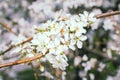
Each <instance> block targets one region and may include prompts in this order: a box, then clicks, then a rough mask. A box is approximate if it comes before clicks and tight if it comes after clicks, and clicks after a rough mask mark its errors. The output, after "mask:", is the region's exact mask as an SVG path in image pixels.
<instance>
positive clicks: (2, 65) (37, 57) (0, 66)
mask: <svg viewBox="0 0 120 80" xmlns="http://www.w3.org/2000/svg"><path fill="white" fill-rule="evenodd" d="M42 56H43V54H42V53H41V54H39V55H37V56H34V57H31V58H26V59H23V60H18V61H14V62H8V63H4V64H0V68H2V67H7V66H12V65H17V64H22V63H27V62H31V61H33V60H36V59H39V58H41V57H42Z"/></svg>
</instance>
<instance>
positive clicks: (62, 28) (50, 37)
mask: <svg viewBox="0 0 120 80" xmlns="http://www.w3.org/2000/svg"><path fill="white" fill-rule="evenodd" d="M95 20H96V18H94V14H93V13H91V14H89V13H88V12H87V11H85V12H84V14H79V15H73V16H71V15H69V16H68V17H64V18H63V17H60V16H58V17H57V18H56V19H54V20H53V21H51V20H49V21H47V22H46V23H43V24H41V25H40V26H39V27H38V26H35V28H34V29H35V35H34V36H33V40H32V41H31V42H30V45H31V49H32V50H33V51H32V53H31V54H32V55H34V53H35V54H36V53H37V54H40V53H41V54H43V55H45V58H46V59H47V60H48V61H49V62H50V63H51V64H52V66H53V67H54V68H60V69H61V70H65V68H66V66H68V63H67V57H66V55H65V54H64V52H65V51H67V50H68V49H71V50H75V47H76V46H77V47H78V48H82V44H83V41H85V40H86V39H87V36H86V35H85V33H86V29H85V27H87V26H89V25H90V24H92V23H93V22H94V21H95Z"/></svg>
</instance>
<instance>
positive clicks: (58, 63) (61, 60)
mask: <svg viewBox="0 0 120 80" xmlns="http://www.w3.org/2000/svg"><path fill="white" fill-rule="evenodd" d="M45 57H46V59H47V60H48V61H49V62H50V63H51V64H52V66H53V67H54V68H60V69H61V70H65V69H66V67H67V66H68V63H67V57H66V56H65V55H64V54H62V55H53V54H46V56H45Z"/></svg>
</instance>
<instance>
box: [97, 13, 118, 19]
mask: <svg viewBox="0 0 120 80" xmlns="http://www.w3.org/2000/svg"><path fill="white" fill-rule="evenodd" d="M117 14H120V11H112V12H107V13H102V14H98V15H95V17H96V18H97V19H99V18H104V17H108V16H113V15H117Z"/></svg>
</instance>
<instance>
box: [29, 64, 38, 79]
mask: <svg viewBox="0 0 120 80" xmlns="http://www.w3.org/2000/svg"><path fill="white" fill-rule="evenodd" d="M30 65H31V67H32V70H33V73H34V78H35V80H38V76H37V73H36V71H35V68H34V66H33V64H32V62H30Z"/></svg>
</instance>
